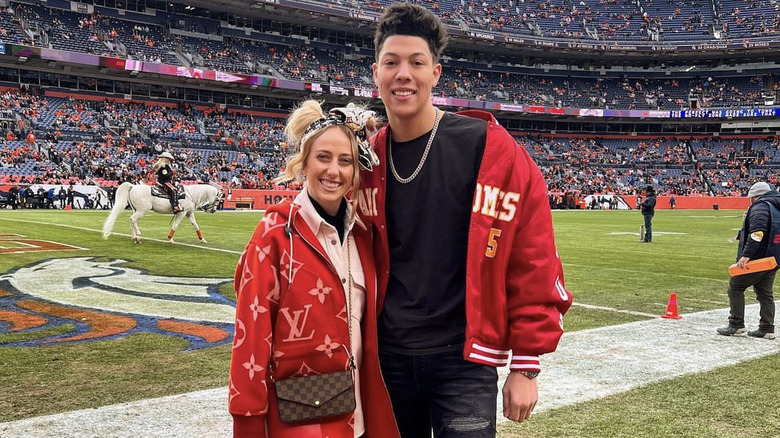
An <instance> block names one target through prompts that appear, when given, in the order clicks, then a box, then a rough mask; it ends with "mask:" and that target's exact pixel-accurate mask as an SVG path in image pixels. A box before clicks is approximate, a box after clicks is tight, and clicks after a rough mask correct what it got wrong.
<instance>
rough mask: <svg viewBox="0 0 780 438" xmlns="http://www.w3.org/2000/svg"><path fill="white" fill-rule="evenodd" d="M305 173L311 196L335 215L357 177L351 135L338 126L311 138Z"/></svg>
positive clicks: (304, 166)
mask: <svg viewBox="0 0 780 438" xmlns="http://www.w3.org/2000/svg"><path fill="white" fill-rule="evenodd" d="M303 174H304V175H306V181H307V184H308V190H309V195H310V196H311V197H312V198H314V200H315V201H317V203H318V204H320V206H321V207H322V208H323V209H324V210H325V211H326V212H328V214H331V215H335V214H336V213H337V212H338V209H339V206H340V205H341V200H342V198H343V197H344V195H345V194H346V193H347V192H348V191H349V189H350V188H352V183H353V178H354V176H355V156H354V152H353V149H352V142H351V140H350V138H349V136H348V135H347V134H346V133H345V132H344V131H342V130H341V129H340V128H338V127H336V126H331V127H329V128H326V129H325V130H324V131H323V133H322V134H320V135H319V136H318V137H317V138H315V139H314V140H312V143H311V146H310V149H309V156H308V157H307V158H306V161H305V162H304V165H303Z"/></svg>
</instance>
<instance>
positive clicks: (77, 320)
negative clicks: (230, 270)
mask: <svg viewBox="0 0 780 438" xmlns="http://www.w3.org/2000/svg"><path fill="white" fill-rule="evenodd" d="M126 263H127V261H125V260H107V261H106V260H98V259H95V258H89V257H74V258H65V259H51V260H45V261H42V262H38V263H34V264H32V265H29V266H25V267H22V268H17V269H15V270H12V271H10V272H9V273H7V274H4V275H0V335H5V336H3V338H6V339H7V341H6V342H3V341H0V345H2V346H44V345H56V344H63V343H71V342H87V341H97V340H106V339H115V338H120V337H126V336H129V335H131V334H133V333H141V332H147V333H158V334H164V335H168V336H176V337H180V338H183V339H185V340H187V341H188V343H189V347H188V348H187V350H193V349H200V348H206V347H213V346H216V345H222V344H226V343H229V342H231V340H232V339H231V335H232V333H233V324H234V318H235V303H234V302H233V301H231V300H228V299H227V298H225V297H223V296H222V295H220V294H219V293H218V292H217V288H218V287H219V286H220V285H222V284H224V283H227V282H231V281H232V279H231V278H224V279H220V278H188V277H166V276H157V275H150V274H147V273H146V272H144V271H141V270H139V269H133V268H126V267H123V265H124V264H126ZM63 329H67V330H65V331H66V332H65V333H62V332H63ZM52 332H56V333H57V334H54V335H52V334H51V333H52ZM20 338H23V339H24V340H15V339H20ZM0 339H2V338H0Z"/></svg>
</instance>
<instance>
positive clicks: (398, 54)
mask: <svg viewBox="0 0 780 438" xmlns="http://www.w3.org/2000/svg"><path fill="white" fill-rule="evenodd" d="M433 59H434V57H433V55H432V53H431V49H430V47H429V46H428V43H427V42H426V41H425V40H424V39H422V38H420V37H417V36H409V35H393V36H391V37H388V38H387V39H385V40H384V43H383V45H382V49H381V52H379V57H378V59H377V62H376V63H374V65H373V70H374V82H375V83H376V86H377V88H379V93H380V94H381V97H382V101H383V102H384V104H385V108H386V109H387V117H388V119H389V120H390V124H391V125H392V124H393V121H402V120H407V121H408V120H411V119H413V118H415V117H417V116H419V115H421V114H426V111H428V110H430V111H428V112H429V113H431V114H433V107H432V103H431V90H433V87H435V86H436V84H437V83H438V82H439V77H440V76H441V64H438V63H434V61H433Z"/></svg>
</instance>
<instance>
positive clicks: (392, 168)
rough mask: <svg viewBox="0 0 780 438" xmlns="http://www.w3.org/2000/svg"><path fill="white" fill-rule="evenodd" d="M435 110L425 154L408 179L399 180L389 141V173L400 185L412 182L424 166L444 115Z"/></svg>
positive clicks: (391, 144) (442, 112) (391, 145)
mask: <svg viewBox="0 0 780 438" xmlns="http://www.w3.org/2000/svg"><path fill="white" fill-rule="evenodd" d="M434 109H435V110H436V121H434V122H433V130H431V136H430V137H428V144H426V145H425V152H423V156H422V158H421V159H420V164H418V165H417V169H415V170H414V172H412V175H411V176H409V178H401V176H400V175H398V171H397V170H396V169H395V163H393V141H392V140H391V141H390V146H389V154H388V155H389V158H390V171H391V172H392V173H393V176H394V177H395V180H396V181H398V182H399V183H401V184H408V183H410V182H412V180H414V179H415V178H416V177H417V174H418V173H420V171H421V170H422V168H423V165H425V160H427V159H428V152H430V151H431V145H432V144H433V138H434V137H436V131H438V130H439V122H440V121H441V119H442V116H443V115H444V111H441V110H440V109H438V108H434Z"/></svg>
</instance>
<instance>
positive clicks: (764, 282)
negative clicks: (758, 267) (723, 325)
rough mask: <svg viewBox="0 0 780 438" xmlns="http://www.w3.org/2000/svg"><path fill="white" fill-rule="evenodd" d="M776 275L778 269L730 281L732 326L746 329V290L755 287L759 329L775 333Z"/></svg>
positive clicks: (730, 322)
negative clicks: (774, 291)
mask: <svg viewBox="0 0 780 438" xmlns="http://www.w3.org/2000/svg"><path fill="white" fill-rule="evenodd" d="M775 274H777V270H776V269H775V270H772V271H764V272H755V273H751V274H744V275H736V276H734V277H731V280H729V304H730V305H731V313H730V314H729V325H730V326H732V327H737V328H743V327H745V289H747V288H748V287H750V286H753V290H754V291H755V293H756V300H758V304H759V309H760V310H759V317H760V321H759V323H758V328H759V330H761V331H762V332H772V333H774V331H775V298H774V296H773V292H772V286H773V284H774V282H775Z"/></svg>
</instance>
